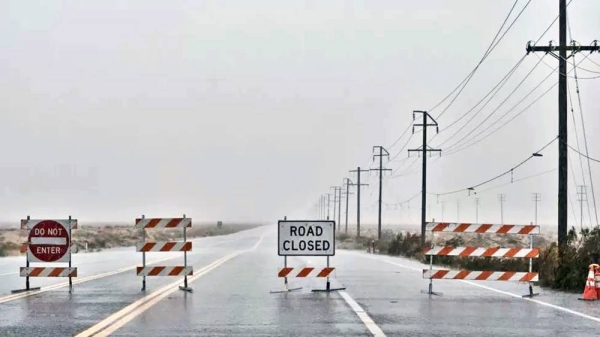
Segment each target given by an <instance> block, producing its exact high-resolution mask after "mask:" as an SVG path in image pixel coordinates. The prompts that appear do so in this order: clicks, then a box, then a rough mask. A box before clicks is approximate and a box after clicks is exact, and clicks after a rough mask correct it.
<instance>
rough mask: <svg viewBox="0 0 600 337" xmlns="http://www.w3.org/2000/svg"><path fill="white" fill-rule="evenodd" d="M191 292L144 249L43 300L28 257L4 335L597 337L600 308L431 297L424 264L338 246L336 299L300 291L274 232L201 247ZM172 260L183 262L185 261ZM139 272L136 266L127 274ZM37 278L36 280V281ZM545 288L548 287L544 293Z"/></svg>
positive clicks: (498, 286)
mask: <svg viewBox="0 0 600 337" xmlns="http://www.w3.org/2000/svg"><path fill="white" fill-rule="evenodd" d="M194 242H195V243H194V245H195V246H194V251H193V252H192V253H190V255H189V261H190V264H192V265H193V266H194V276H193V277H191V278H190V287H192V288H193V290H194V292H193V293H186V292H183V291H180V290H178V289H177V286H178V285H179V284H181V282H179V281H180V278H172V277H159V278H148V290H147V291H146V292H142V291H140V287H141V278H139V277H137V276H136V275H135V271H134V269H133V268H134V267H135V266H136V265H138V264H139V263H140V261H141V256H140V255H141V254H140V253H136V252H135V249H134V248H128V249H118V250H107V251H104V252H100V253H93V254H77V255H75V261H74V263H73V264H74V265H76V266H77V267H78V268H80V270H79V277H78V278H77V280H78V281H82V280H83V281H84V282H81V283H78V284H75V287H74V292H73V293H72V294H69V293H68V289H67V288H66V287H64V286H62V285H64V282H65V280H64V279H59V280H53V279H45V280H42V279H35V280H32V285H34V286H37V285H41V286H42V292H38V293H35V294H33V293H32V294H28V293H26V294H21V295H8V293H9V292H10V290H11V289H15V288H21V287H22V286H23V283H24V281H23V279H22V278H20V277H18V275H16V276H15V275H10V274H9V275H3V274H8V273H11V272H14V271H18V267H20V266H21V264H22V262H23V261H22V260H23V258H22V257H21V258H20V259H14V258H8V259H0V274H2V276H0V293H2V294H4V295H0V336H72V335H80V336H102V335H108V334H111V335H114V336H373V335H379V336H384V335H385V336H594V335H597V333H596V332H595V331H597V330H598V329H599V328H600V318H599V317H600V302H583V301H578V300H577V297H578V296H579V294H562V293H554V292H551V291H548V290H545V289H542V290H541V295H540V296H538V297H535V298H534V299H533V300H528V299H522V298H520V295H522V294H525V293H526V292H527V286H526V285H523V284H514V283H506V282H463V281H448V280H440V281H437V282H435V283H434V290H435V291H440V292H443V296H441V297H433V298H429V297H428V296H427V295H424V294H421V290H425V289H426V288H427V284H428V281H427V280H423V279H422V278H421V272H420V269H421V268H422V267H423V266H422V265H421V264H419V263H417V262H414V261H411V260H406V259H401V258H393V257H387V256H379V255H371V254H367V253H363V252H349V251H343V250H338V251H337V252H336V253H337V254H336V256H335V257H333V258H331V266H333V267H335V268H336V271H335V274H334V275H333V277H332V279H331V282H332V287H346V290H345V291H340V292H334V293H313V292H311V290H312V289H319V288H323V287H324V286H325V281H324V280H323V279H316V278H307V279H298V278H290V284H291V286H292V287H302V289H301V290H299V291H294V292H290V293H275V294H273V293H270V291H271V290H282V289H283V280H282V279H280V278H277V272H278V270H279V269H280V268H281V267H282V266H283V258H281V257H278V256H277V238H276V226H268V227H261V228H256V229H252V230H248V231H244V232H239V233H236V234H233V235H228V236H223V237H212V238H204V239H198V240H195V241H194ZM165 256H166V257H167V258H168V257H173V258H175V259H173V260H171V261H165V262H162V263H161V264H167V265H168V264H178V263H179V262H181V260H180V256H181V255H180V254H179V255H175V256H169V255H168V254H167V255H164V254H155V255H154V256H152V257H151V260H152V261H156V260H158V259H161V258H165ZM288 264H289V265H290V266H293V267H304V266H313V267H321V266H324V265H325V258H289V259H288ZM128 268H129V269H128ZM33 282H35V284H34V283H33ZM536 290H538V289H536Z"/></svg>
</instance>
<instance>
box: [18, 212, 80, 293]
mask: <svg viewBox="0 0 600 337" xmlns="http://www.w3.org/2000/svg"><path fill="white" fill-rule="evenodd" d="M21 229H22V230H27V231H28V235H27V242H24V243H22V244H21V249H20V251H21V252H22V253H25V254H26V264H25V267H21V268H20V270H19V275H20V276H21V277H25V288H24V289H17V290H13V291H12V293H20V292H24V291H32V290H39V289H40V287H34V288H32V287H31V286H30V283H29V278H30V277H68V278H69V293H71V292H72V291H73V277H77V268H73V267H72V265H71V256H72V249H71V246H72V244H73V241H72V240H71V230H73V229H77V220H76V219H72V218H71V217H70V216H69V218H68V219H61V220H48V219H43V220H33V219H31V217H30V216H27V219H24V220H21ZM32 263H35V264H38V265H37V266H32V265H31V264H32ZM44 263H53V264H55V263H65V264H68V266H67V267H56V266H53V267H43V266H39V264H44Z"/></svg>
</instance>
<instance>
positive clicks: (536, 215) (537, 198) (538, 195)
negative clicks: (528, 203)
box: [533, 193, 542, 226]
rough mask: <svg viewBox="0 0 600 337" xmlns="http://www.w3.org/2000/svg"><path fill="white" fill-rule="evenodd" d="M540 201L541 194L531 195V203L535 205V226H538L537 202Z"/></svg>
mask: <svg viewBox="0 0 600 337" xmlns="http://www.w3.org/2000/svg"><path fill="white" fill-rule="evenodd" d="M540 201H542V194H541V193H533V202H534V203H535V225H536V226H537V225H538V202H540Z"/></svg>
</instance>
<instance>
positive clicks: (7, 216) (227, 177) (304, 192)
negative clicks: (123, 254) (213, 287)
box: [0, 0, 600, 225]
mask: <svg viewBox="0 0 600 337" xmlns="http://www.w3.org/2000/svg"><path fill="white" fill-rule="evenodd" d="M526 2H527V1H525V0H521V1H519V3H518V4H517V5H516V8H515V10H514V12H513V14H512V15H511V18H515V17H516V15H517V14H518V12H519V11H520V10H521V9H522V8H523V6H524V5H525V3H526ZM512 5H513V1H508V0H507V1H477V0H468V1H467V0H462V1H445V0H435V1H433V0H432V1H391V0H389V1H383V0H381V1H280V0H278V1H275V0H273V1H265V0H256V1H245V0H244V1H242V0H236V1H157V0H144V1H127V2H122V1H114V0H112V1H107V0H103V1H98V0H94V1H81V2H73V1H22V0H8V1H2V2H1V3H0V111H1V112H0V142H1V144H3V145H2V152H3V155H2V156H1V157H0V184H1V185H0V186H2V187H3V190H1V189H0V191H2V193H1V194H0V219H4V220H17V219H20V218H22V217H24V216H26V215H31V216H32V217H34V218H39V217H48V218H51V217H58V218H61V217H65V216H68V215H73V216H74V217H76V218H78V219H80V221H104V220H116V221H130V220H131V221H133V219H134V218H135V217H137V216H139V215H141V214H146V215H147V216H152V217H161V216H162V217H169V216H178V215H180V214H182V213H186V214H187V215H188V216H191V217H194V218H197V219H199V220H210V219H213V220H219V219H221V220H264V221H275V220H276V219H278V218H281V217H283V215H286V214H287V215H290V216H294V217H314V216H315V212H314V210H315V209H314V207H313V206H314V205H315V203H316V202H317V201H318V198H319V196H320V195H321V194H323V193H327V192H331V190H330V189H329V187H330V186H333V185H339V184H341V183H342V178H344V177H350V178H352V179H353V180H356V179H355V178H356V176H355V175H350V173H348V170H350V169H356V167H357V166H361V167H362V168H367V169H368V168H370V167H371V168H372V167H375V166H376V163H372V161H371V157H370V155H371V152H372V147H373V146H374V145H383V146H386V147H388V150H389V152H390V153H391V154H392V157H395V158H394V159H393V160H392V161H390V162H387V163H385V166H386V167H388V168H391V169H396V168H398V166H399V165H402V166H401V167H400V168H399V169H398V170H396V172H395V173H394V175H395V176H397V175H402V176H398V177H395V178H393V179H392V178H391V177H390V176H386V178H385V179H384V186H385V187H384V191H383V199H384V203H389V204H393V203H398V202H401V201H404V200H407V199H409V198H411V197H412V196H414V195H415V194H416V193H418V192H419V190H420V179H421V174H420V162H416V163H413V161H415V160H416V159H412V158H411V159H409V160H405V158H406V156H407V152H406V149H404V150H403V151H402V152H401V153H400V154H399V155H397V156H396V154H397V153H398V152H399V151H400V150H401V149H402V146H403V145H404V144H405V143H406V142H407V139H408V135H409V134H410V131H409V133H407V134H406V135H405V137H403V138H402V139H401V140H400V141H399V142H398V143H397V144H396V145H395V146H393V147H390V145H392V143H394V141H395V140H396V139H397V138H398V137H399V136H400V135H401V134H402V132H403V131H404V130H405V129H406V127H407V126H408V125H409V123H410V122H411V121H412V111H413V110H428V109H431V108H432V107H433V106H434V105H435V104H436V103H438V102H439V101H440V100H441V99H443V98H444V97H445V96H446V95H447V94H448V93H450V92H451V91H452V89H454V88H455V87H456V85H458V84H459V83H460V81H461V80H462V79H463V78H464V77H465V76H466V75H467V74H468V73H469V72H470V71H471V70H472V69H473V68H474V67H475V65H476V64H477V63H478V61H479V59H480V58H481V56H482V55H483V53H484V52H485V51H486V49H487V47H488V45H489V44H490V42H491V41H492V39H493V38H494V35H495V34H496V32H497V30H498V28H499V27H500V25H501V24H502V22H503V20H504V18H505V17H506V15H507V14H508V12H509V10H510V8H511V6H512ZM598 13H600V2H599V1H597V0H573V2H572V4H571V5H570V6H569V15H570V19H571V29H572V33H573V37H574V38H575V39H576V40H578V41H579V42H580V43H581V44H585V45H588V44H590V42H591V41H592V40H594V39H600V35H599V34H600V33H599V32H600V21H598ZM557 15H558V1H549V0H533V1H531V4H530V5H529V6H528V7H527V8H526V9H525V11H524V12H523V14H522V15H521V17H520V18H519V20H518V21H517V22H516V23H515V25H514V26H513V27H512V28H511V30H510V31H509V32H508V33H507V34H506V36H505V38H504V39H503V40H502V42H501V43H500V44H499V45H498V46H497V48H496V49H495V50H494V51H493V52H492V53H491V55H490V56H489V57H488V58H487V59H486V61H485V62H484V63H483V64H482V65H481V67H480V68H479V69H478V71H477V72H476V74H475V75H474V77H473V79H472V80H471V82H470V83H469V84H468V86H467V87H466V88H465V89H464V91H463V92H462V94H461V95H460V97H459V98H458V99H457V100H456V101H455V102H454V104H453V105H452V106H451V107H450V108H449V109H448V110H447V111H446V112H445V113H444V115H443V116H442V117H441V118H439V119H438V122H439V126H440V134H439V135H438V136H436V138H434V139H431V138H430V139H431V145H432V146H439V145H440V143H442V141H444V140H445V139H447V138H449V137H450V136H452V135H453V134H454V133H455V132H456V131H457V130H459V128H460V126H461V125H462V124H463V123H464V122H466V121H467V120H468V119H469V118H470V116H471V115H473V114H474V113H476V112H477V111H478V109H475V110H474V111H472V112H471V114H470V115H468V116H467V117H465V118H464V119H463V120H461V121H460V122H459V123H457V124H455V125H453V126H452V127H451V128H448V129H446V128H445V127H446V126H448V125H451V123H453V122H454V121H456V120H457V119H458V118H459V117H460V116H461V115H462V114H464V113H465V112H466V111H468V110H469V109H470V108H471V107H473V105H475V104H476V103H477V102H478V101H479V100H480V99H481V98H482V97H483V96H484V95H485V94H486V93H487V92H488V91H489V90H490V89H492V87H493V86H494V85H496V83H497V82H498V81H499V80H500V79H501V78H502V77H503V76H504V75H505V74H506V73H507V72H508V71H509V70H510V69H511V68H512V67H513V66H514V65H515V64H516V63H517V62H518V61H519V60H520V59H521V57H523V55H524V54H525V45H526V43H527V41H529V40H537V39H538V38H539V37H540V35H541V34H542V33H543V32H544V30H545V29H546V27H548V25H549V24H550V23H551V22H552V20H553V19H554V18H555V17H556V16H557ZM511 21H512V19H511V20H509V22H511ZM551 39H552V40H555V41H557V40H558V25H557V24H556V25H554V26H553V27H552V29H551V30H550V31H549V32H548V34H546V35H545V36H544V37H543V38H542V40H541V41H540V44H547V43H548V41H549V40H551ZM538 56H539V57H541V56H543V55H542V54H540V55H538ZM538 56H536V55H533V54H530V55H529V56H527V57H526V58H525V59H524V60H523V62H522V63H521V64H520V66H519V67H518V68H517V70H516V71H515V73H514V74H513V76H512V77H511V78H510V79H509V81H508V82H507V84H506V85H505V86H504V87H503V88H502V90H501V91H500V92H499V93H498V95H497V96H496V97H494V98H493V99H492V100H491V101H490V103H489V104H488V105H487V106H486V107H485V108H484V109H483V110H481V112H480V113H478V115H477V117H476V119H475V120H474V121H473V122H471V123H470V124H468V125H467V126H466V127H465V129H464V130H461V131H460V132H459V133H458V134H457V135H456V136H454V137H453V138H451V139H450V140H449V141H448V142H447V143H445V144H442V145H441V146H440V147H441V148H442V150H447V153H448V155H445V153H444V152H443V153H442V157H441V158H439V159H433V158H432V160H431V165H430V171H429V190H430V191H431V192H432V193H444V192H448V191H453V190H457V189H463V188H467V187H469V186H472V185H475V184H477V183H480V182H482V181H484V180H487V179H488V178H491V177H493V176H495V175H497V174H499V173H501V172H503V171H505V170H507V169H510V168H511V167H513V166H514V165H516V164H518V163H519V162H521V161H522V160H524V159H526V158H527V156H529V155H530V154H531V153H532V152H535V151H537V150H538V149H540V148H541V147H542V146H544V145H545V144H546V143H548V142H549V141H551V140H552V139H553V138H554V137H555V136H556V135H557V121H558V117H557V89H556V88H554V89H552V90H551V91H550V92H549V93H548V94H547V95H546V96H544V97H543V98H542V99H540V101H538V102H537V103H536V104H534V105H532V106H531V107H530V108H529V110H527V111H526V112H524V113H523V114H521V115H519V117H517V118H515V119H514V120H513V121H512V122H510V123H509V124H507V125H506V126H505V127H503V128H502V129H500V130H499V131H498V132H497V133H494V134H493V135H491V136H489V137H488V138H486V139H485V140H484V141H482V142H480V143H477V144H476V145H474V146H472V147H469V148H468V149H465V150H464V151H461V152H458V153H456V154H452V151H451V149H450V148H448V147H449V146H450V145H452V143H454V142H455V141H458V140H459V139H460V138H462V137H463V136H464V135H467V134H468V133H469V132H471V130H473V128H474V127H475V126H476V125H477V124H479V122H481V121H483V120H484V119H485V118H486V117H487V116H488V115H490V113H492V111H494V109H495V108H496V107H497V106H498V105H500V103H502V101H503V100H504V99H505V98H506V97H507V96H508V94H509V93H510V92H511V91H512V90H513V89H514V88H515V87H517V85H518V84H519V82H520V81H521V80H522V79H523V78H525V76H526V75H527V73H528V72H529V71H531V69H532V68H533V67H534V66H535V65H536V63H538V61H539V57H538ZM581 59H582V56H577V58H576V60H581ZM589 60H592V61H594V62H595V63H596V64H594V63H592V62H590V61H588V60H585V61H583V63H581V64H580V67H582V68H585V69H588V70H592V71H595V73H594V72H585V71H583V70H581V69H580V70H579V72H578V75H579V76H580V77H582V78H583V77H594V76H598V75H600V74H599V73H598V72H600V65H598V64H600V54H598V53H596V54H595V55H592V56H590V57H589ZM542 62H543V63H540V64H539V65H538V66H537V67H536V68H535V69H534V70H533V72H532V74H531V76H530V77H529V78H527V80H525V81H524V82H523V84H522V85H521V86H520V88H519V89H517V91H516V92H515V94H514V95H513V96H512V97H510V98H509V100H508V101H507V102H506V103H505V104H504V105H502V106H501V108H500V109H498V110H497V111H496V112H495V113H494V115H493V116H492V117H490V119H489V120H488V121H487V122H486V123H487V124H484V125H483V127H481V128H479V129H477V131H475V132H473V133H472V135H470V136H468V137H471V136H474V135H476V134H477V133H478V132H480V131H481V130H483V129H484V128H485V127H486V126H487V125H488V124H490V123H491V122H493V121H495V120H496V119H497V118H499V117H500V116H502V115H503V114H504V113H505V112H506V111H508V110H509V109H510V108H511V107H512V106H514V105H515V104H516V103H517V102H519V100H521V99H522V98H523V97H524V96H525V95H526V94H527V93H529V92H530V91H531V90H532V89H533V88H534V87H535V86H536V85H537V84H538V83H539V82H540V81H541V80H543V79H544V78H545V77H546V76H547V75H548V74H549V73H550V72H552V69H551V68H552V67H555V66H556V65H557V61H556V60H555V59H553V58H552V57H550V56H546V57H544V59H543V61H542ZM571 75H572V73H571ZM557 77H558V75H557V74H556V73H554V74H553V75H552V76H551V77H550V78H549V79H548V81H546V82H544V84H543V85H542V86H541V87H540V88H539V89H538V90H537V91H536V92H534V93H533V94H532V95H531V96H530V97H529V98H528V99H526V100H525V101H524V102H523V103H521V105H519V106H518V107H517V108H516V109H515V110H514V111H513V112H511V113H509V114H508V115H507V117H506V118H504V119H503V120H502V122H504V121H506V120H508V119H509V118H511V117H512V116H514V115H516V113H517V112H519V111H521V110H522V109H523V108H525V107H526V106H527V105H529V104H530V103H531V102H532V101H533V100H534V99H535V98H536V97H537V96H539V95H540V94H542V93H543V92H544V91H545V90H546V89H548V88H549V87H550V86H551V85H552V84H554V83H555V82H556V80H557ZM570 85H571V86H572V88H571V89H572V93H573V100H574V103H575V111H574V112H575V117H576V118H577V123H578V126H577V127H578V134H579V138H580V141H581V145H583V135H582V131H581V123H580V121H581V120H580V118H581V117H580V115H579V108H578V105H577V96H576V95H575V88H574V86H575V83H574V81H571V82H570ZM579 86H580V91H581V101H582V105H583V112H584V114H583V115H584V118H585V126H586V132H587V137H588V139H587V141H588V145H589V151H590V155H591V156H592V157H594V158H599V157H600V146H599V145H598V144H599V143H600V135H598V133H597V130H598V126H599V124H600V117H598V116H599V112H600V111H599V108H598V104H597V103H598V97H599V96H598V95H599V94H600V79H595V80H594V79H586V80H584V79H582V80H580V81H579ZM444 107H445V104H443V105H441V106H440V107H438V108H437V109H435V110H433V111H432V115H433V116H434V117H437V116H438V115H439V114H440V113H441V112H442V111H443V109H444ZM569 122H570V123H571V126H570V131H571V136H573V137H570V142H571V143H572V144H573V145H574V146H575V145H576V142H575V138H574V132H573V131H574V129H573V126H572V117H571V115H570V116H569ZM497 125H498V126H499V125H501V123H499V124H497ZM495 127H496V126H494V127H492V128H491V129H489V131H486V132H484V134H482V136H485V135H486V134H487V133H491V131H493V130H494V129H495ZM431 131H433V130H431ZM420 141H421V134H420V133H418V134H415V135H414V136H413V137H412V138H411V139H410V140H409V141H408V144H409V145H408V148H416V147H418V146H419V145H420ZM465 141H467V143H466V144H468V143H469V142H470V141H471V138H466V139H465ZM543 154H544V157H541V158H534V159H532V160H531V161H530V162H528V163H527V164H525V165H523V166H522V167H520V168H519V169H517V170H515V171H514V172H513V180H515V182H514V183H512V184H508V185H506V186H502V187H499V188H495V189H491V190H489V191H485V189H487V188H490V187H495V186H498V185H502V184H505V183H509V182H510V179H511V177H510V175H508V176H507V177H504V178H502V179H499V180H497V181H494V182H492V183H490V184H488V185H484V186H482V187H480V188H479V189H478V191H479V193H478V196H479V198H480V209H479V220H480V222H498V221H500V203H499V201H498V197H497V195H498V194H499V193H504V194H505V195H506V202H505V205H504V221H505V222H507V223H508V222H520V223H523V222H530V221H533V202H532V201H531V198H532V197H531V193H532V192H540V193H542V202H541V203H540V209H539V214H540V215H539V217H540V222H541V223H546V224H555V222H556V220H555V219H556V203H557V171H550V172H549V173H546V174H544V175H541V176H539V177H535V178H532V179H528V180H524V181H516V180H518V179H520V178H524V177H527V176H530V175H533V174H537V173H540V172H545V171H549V170H553V169H556V168H557V143H556V142H555V143H554V144H552V145H550V146H549V147H548V148H547V149H546V150H545V151H544V152H543ZM570 155H571V159H572V160H573V168H574V169H575V170H574V172H573V174H574V176H575V179H576V180H577V183H578V184H583V181H582V172H581V167H580V164H579V161H578V158H577V155H576V154H575V153H573V152H571V153H570ZM584 165H585V166H584V171H585V175H586V182H587V184H588V185H589V176H587V175H588V173H587V163H586V162H584ZM591 165H592V171H593V176H594V178H595V179H596V180H595V181H594V182H595V183H596V184H597V185H596V186H595V188H596V190H597V192H596V194H597V197H598V198H599V200H598V202H599V203H600V193H599V192H598V191H600V179H599V178H600V168H599V167H598V166H599V164H598V163H592V164H591ZM573 174H572V173H571V172H570V173H569V179H570V183H571V185H570V198H571V199H572V200H571V201H572V202H573V207H574V208H575V209H576V210H577V214H579V204H578V202H577V200H576V198H577V197H576V194H575V186H574V183H573ZM363 177H364V179H363V180H364V181H366V182H368V183H369V184H370V186H369V187H368V188H366V189H365V190H363V192H364V193H363V199H362V202H363V205H364V206H365V208H364V212H363V214H364V218H363V221H364V222H374V221H375V219H376V209H375V208H374V207H373V206H374V205H375V204H376V200H377V189H376V188H377V185H376V184H377V178H376V176H375V175H374V174H370V175H367V174H365V175H364V176H363ZM588 191H589V189H588ZM354 197H355V195H354V196H352V202H351V205H350V209H351V216H350V219H351V222H352V223H353V222H354V220H355V213H354V212H355V211H354V210H355V200H354ZM588 198H589V200H590V206H591V213H592V219H593V220H594V222H595V219H594V214H593V212H594V211H593V203H592V196H591V192H588ZM429 201H430V204H431V217H433V218H436V219H437V220H440V219H441V216H442V214H441V211H442V205H444V220H447V221H455V220H457V219H458V220H460V221H475V206H474V196H473V195H472V196H468V195H467V193H465V192H463V193H459V194H454V195H447V196H443V197H439V203H438V198H436V197H435V196H430V198H429ZM442 202H443V203H442ZM457 202H458V203H459V205H460V206H459V207H460V217H458V218H457V215H458V214H457V208H458V207H457ZM419 205H420V204H419V199H418V198H415V199H414V200H412V201H411V202H410V210H409V209H408V207H409V204H408V203H406V204H404V205H403V206H402V207H403V210H402V211H400V209H398V210H387V209H386V208H385V207H384V223H391V222H404V223H406V222H413V223H417V222H418V221H419V211H418V208H419ZM398 208H399V207H398ZM569 211H570V213H572V209H571V208H570V209H569ZM584 212H585V213H586V214H585V216H584V220H585V222H587V223H589V222H590V220H589V217H588V214H587V208H585V210H584ZM569 216H570V221H571V223H570V225H574V224H575V222H574V218H573V217H572V214H570V215H569Z"/></svg>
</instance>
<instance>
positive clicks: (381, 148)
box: [371, 146, 391, 240]
mask: <svg viewBox="0 0 600 337" xmlns="http://www.w3.org/2000/svg"><path fill="white" fill-rule="evenodd" d="M377 148H379V154H374V155H373V160H375V157H379V167H378V168H375V169H371V171H379V218H378V221H377V239H378V240H381V190H382V185H383V172H385V171H391V170H390V169H386V168H383V157H389V156H390V154H389V152H387V150H386V149H384V148H383V146H373V151H375V149H377ZM383 152H385V153H383Z"/></svg>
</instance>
